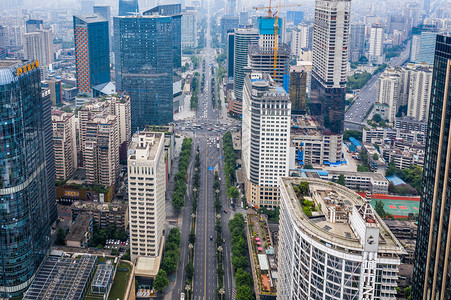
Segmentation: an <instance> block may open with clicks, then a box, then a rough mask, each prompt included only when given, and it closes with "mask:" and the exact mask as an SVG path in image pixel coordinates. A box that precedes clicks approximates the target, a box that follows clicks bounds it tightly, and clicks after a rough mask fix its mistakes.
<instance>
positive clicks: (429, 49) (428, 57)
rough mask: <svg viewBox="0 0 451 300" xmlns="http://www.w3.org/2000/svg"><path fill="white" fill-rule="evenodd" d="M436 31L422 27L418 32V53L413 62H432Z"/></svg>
mask: <svg viewBox="0 0 451 300" xmlns="http://www.w3.org/2000/svg"><path fill="white" fill-rule="evenodd" d="M437 34H438V32H437V31H436V30H435V29H423V30H421V34H420V41H419V47H418V55H417V56H416V59H415V61H414V62H416V63H427V64H430V65H432V64H434V53H435V41H436V37H437Z"/></svg>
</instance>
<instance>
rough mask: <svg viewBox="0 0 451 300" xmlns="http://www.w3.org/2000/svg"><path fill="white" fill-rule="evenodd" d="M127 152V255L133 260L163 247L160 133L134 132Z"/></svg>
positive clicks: (162, 161)
mask: <svg viewBox="0 0 451 300" xmlns="http://www.w3.org/2000/svg"><path fill="white" fill-rule="evenodd" d="M128 152H129V156H128V161H127V168H128V176H129V177H128V180H129V183H128V186H129V187H128V196H129V202H128V205H129V226H130V254H131V259H132V261H135V260H136V259H137V258H138V257H140V256H144V257H149V256H150V257H155V256H158V254H159V253H160V249H161V247H163V246H164V245H163V244H162V238H163V231H164V229H165V218H166V214H165V192H166V176H165V162H164V160H165V157H164V133H154V132H150V131H146V130H145V131H141V132H137V133H135V134H134V135H133V138H132V143H131V145H130V147H129V150H128Z"/></svg>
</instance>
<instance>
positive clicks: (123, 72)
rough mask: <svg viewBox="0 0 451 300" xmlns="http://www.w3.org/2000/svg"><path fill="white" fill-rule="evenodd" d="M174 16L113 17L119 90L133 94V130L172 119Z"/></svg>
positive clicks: (165, 122) (117, 88) (131, 96)
mask: <svg viewBox="0 0 451 300" xmlns="http://www.w3.org/2000/svg"><path fill="white" fill-rule="evenodd" d="M172 28H173V27H172V18H171V17H162V16H138V17H117V18H114V32H115V34H114V43H115V45H114V51H115V66H116V90H117V91H119V92H124V93H126V94H128V95H130V102H131V124H132V132H135V131H136V130H137V129H141V130H142V129H144V128H145V126H146V125H162V124H167V123H169V122H172V120H173V109H172V106H173V104H172V102H173V85H172V81H173V80H172V71H173V60H172V55H168V53H171V52H172Z"/></svg>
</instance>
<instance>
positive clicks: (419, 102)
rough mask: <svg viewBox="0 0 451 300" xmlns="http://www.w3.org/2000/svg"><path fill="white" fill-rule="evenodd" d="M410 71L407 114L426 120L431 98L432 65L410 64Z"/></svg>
mask: <svg viewBox="0 0 451 300" xmlns="http://www.w3.org/2000/svg"><path fill="white" fill-rule="evenodd" d="M408 67H409V66H408ZM408 73H409V75H408V76H409V78H408V80H409V84H408V98H407V116H409V117H412V118H414V119H415V120H417V121H424V122H426V121H427V118H428V113H429V103H430V99H431V88H432V66H430V65H414V66H410V70H409V72H408Z"/></svg>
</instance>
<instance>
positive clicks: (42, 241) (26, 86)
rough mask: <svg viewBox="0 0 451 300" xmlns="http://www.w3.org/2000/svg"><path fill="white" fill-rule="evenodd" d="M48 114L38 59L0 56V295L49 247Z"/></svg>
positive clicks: (16, 288)
mask: <svg viewBox="0 0 451 300" xmlns="http://www.w3.org/2000/svg"><path fill="white" fill-rule="evenodd" d="M50 118H51V116H50V109H48V107H47V103H44V101H43V98H42V95H41V84H40V72H39V68H38V63H37V62H34V61H28V62H23V61H18V60H15V61H11V60H9V61H6V60H0V298H9V297H15V296H18V295H20V294H22V293H23V292H24V290H25V289H26V288H27V287H28V286H29V285H30V283H31V281H32V280H33V278H34V275H35V273H36V271H37V270H38V268H39V266H40V264H41V262H42V261H43V259H44V258H45V256H46V255H47V252H48V251H49V249H50V225H51V223H52V222H53V221H54V220H55V218H56V202H55V197H54V193H52V190H51V189H52V188H54V184H55V182H54V178H53V173H52V170H51V168H52V166H53V161H52V156H51V155H53V153H52V152H48V151H46V149H48V147H49V146H50V144H49V143H51V138H52V136H51V135H48V134H46V133H47V129H50V130H51V127H49V128H47V125H46V124H47V123H48V122H49V120H50ZM49 167H50V168H49ZM52 195H53V196H52Z"/></svg>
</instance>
